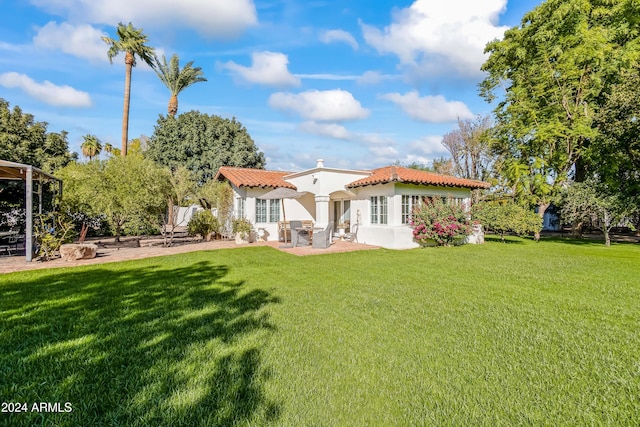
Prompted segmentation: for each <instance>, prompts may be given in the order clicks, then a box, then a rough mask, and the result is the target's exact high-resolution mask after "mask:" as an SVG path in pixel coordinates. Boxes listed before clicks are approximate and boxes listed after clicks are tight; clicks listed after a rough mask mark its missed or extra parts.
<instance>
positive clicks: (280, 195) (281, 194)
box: [260, 187, 307, 247]
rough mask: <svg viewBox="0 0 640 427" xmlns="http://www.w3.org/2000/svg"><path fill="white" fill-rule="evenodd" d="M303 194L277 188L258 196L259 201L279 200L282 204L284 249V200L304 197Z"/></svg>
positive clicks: (285, 226)
mask: <svg viewBox="0 0 640 427" xmlns="http://www.w3.org/2000/svg"><path fill="white" fill-rule="evenodd" d="M305 194H307V193H306V191H303V192H299V191H296V190H294V189H292V188H286V187H277V188H275V189H273V190H271V191H269V192H267V193H265V194H263V195H262V196H260V198H261V199H267V200H274V199H280V201H281V202H282V222H283V223H284V227H283V229H284V230H283V232H284V243H285V246H282V247H286V243H287V215H286V213H285V211H284V199H297V198H300V197H302V196H304V195H305Z"/></svg>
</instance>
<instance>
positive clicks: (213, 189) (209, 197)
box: [197, 180, 233, 231]
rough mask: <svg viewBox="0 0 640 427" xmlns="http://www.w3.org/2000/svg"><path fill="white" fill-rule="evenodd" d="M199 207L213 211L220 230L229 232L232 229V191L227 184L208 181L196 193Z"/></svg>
mask: <svg viewBox="0 0 640 427" xmlns="http://www.w3.org/2000/svg"><path fill="white" fill-rule="evenodd" d="M197 197H198V200H199V201H200V205H201V206H202V207H203V208H205V209H206V210H210V209H215V210H216V216H217V218H218V224H219V227H220V230H226V231H229V230H230V229H231V227H232V222H231V220H232V214H233V190H232V189H231V185H229V183H228V182H226V181H225V182H220V181H214V180H210V181H208V182H206V183H205V184H204V185H202V186H201V187H200V188H199V189H198V192H197Z"/></svg>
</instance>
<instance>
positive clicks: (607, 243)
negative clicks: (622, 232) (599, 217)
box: [602, 209, 611, 246]
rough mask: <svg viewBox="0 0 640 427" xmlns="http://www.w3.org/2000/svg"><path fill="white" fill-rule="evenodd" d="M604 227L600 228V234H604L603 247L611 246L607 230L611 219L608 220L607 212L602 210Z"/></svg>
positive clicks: (609, 227) (609, 228)
mask: <svg viewBox="0 0 640 427" xmlns="http://www.w3.org/2000/svg"><path fill="white" fill-rule="evenodd" d="M603 225H604V227H602V234H604V245H605V246H611V236H610V235H609V230H611V218H609V212H608V211H607V210H606V209H605V210H604V224H603Z"/></svg>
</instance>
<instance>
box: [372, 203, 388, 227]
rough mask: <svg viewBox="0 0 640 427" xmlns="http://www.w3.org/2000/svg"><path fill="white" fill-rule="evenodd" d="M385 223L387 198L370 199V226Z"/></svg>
mask: <svg viewBox="0 0 640 427" xmlns="http://www.w3.org/2000/svg"><path fill="white" fill-rule="evenodd" d="M386 223H387V198H386V197H384V196H373V197H371V224H386Z"/></svg>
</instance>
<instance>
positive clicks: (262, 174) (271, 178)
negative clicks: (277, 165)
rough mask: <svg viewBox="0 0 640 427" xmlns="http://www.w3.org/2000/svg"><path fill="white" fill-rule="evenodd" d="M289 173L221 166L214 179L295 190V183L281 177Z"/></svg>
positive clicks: (249, 185) (241, 185)
mask: <svg viewBox="0 0 640 427" xmlns="http://www.w3.org/2000/svg"><path fill="white" fill-rule="evenodd" d="M290 174H291V172H278V171H268V170H264V169H248V168H236V167H231V166H222V167H220V169H219V170H218V173H217V174H216V177H215V179H217V180H222V179H221V178H222V177H224V178H226V179H228V180H229V182H231V183H232V184H233V185H235V186H236V187H262V188H265V187H285V188H291V189H293V190H297V188H296V186H295V185H293V184H291V183H290V182H287V181H285V180H284V179H282V177H284V176H287V175H290Z"/></svg>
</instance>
